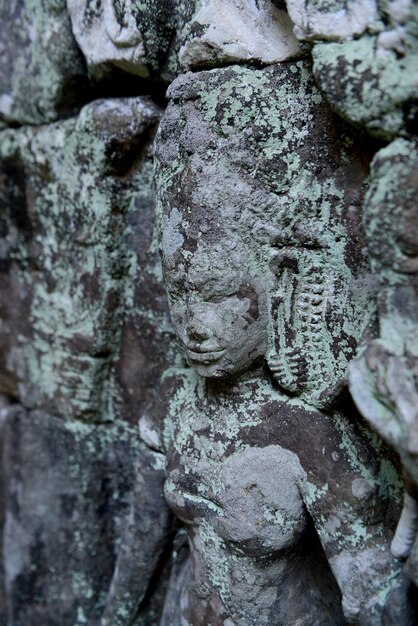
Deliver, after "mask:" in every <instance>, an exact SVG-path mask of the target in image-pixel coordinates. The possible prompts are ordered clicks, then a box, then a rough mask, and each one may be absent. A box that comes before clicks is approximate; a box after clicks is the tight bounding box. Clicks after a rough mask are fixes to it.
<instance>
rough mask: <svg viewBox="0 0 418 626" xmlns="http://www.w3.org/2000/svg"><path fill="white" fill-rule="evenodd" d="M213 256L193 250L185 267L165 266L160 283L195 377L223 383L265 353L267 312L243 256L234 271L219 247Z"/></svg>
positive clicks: (231, 263) (264, 298)
mask: <svg viewBox="0 0 418 626" xmlns="http://www.w3.org/2000/svg"><path fill="white" fill-rule="evenodd" d="M212 252H213V253H211V252H210V251H209V252H208V251H207V250H206V251H202V250H201V251H200V252H199V251H198V252H197V253H196V255H195V256H194V258H192V259H191V261H190V263H189V264H188V265H187V266H185V265H182V266H177V267H174V268H173V265H172V264H169V266H167V264H165V280H166V287H167V291H168V295H169V302H170V311H171V318H172V322H173V325H174V329H175V331H176V333H177V335H178V337H179V339H180V341H181V343H182V345H183V347H184V349H185V352H186V355H187V358H188V361H189V363H190V365H191V367H193V369H194V370H195V371H196V372H197V373H198V374H199V375H200V376H204V377H207V378H223V377H228V376H233V375H235V374H238V373H240V372H242V371H244V370H245V369H247V368H248V367H250V366H251V365H252V364H253V363H254V362H255V361H256V360H257V359H260V358H261V357H263V355H264V354H265V352H266V349H267V312H266V311H267V307H266V297H265V295H264V293H263V288H262V284H261V281H260V279H259V278H258V277H256V276H254V275H252V274H251V272H250V271H249V270H248V269H247V268H248V255H246V258H245V259H242V266H241V267H238V266H237V264H236V263H235V262H234V260H232V261H231V257H230V258H229V263H228V260H227V258H226V256H227V255H225V256H223V255H222V254H219V247H217V249H216V250H214V251H212ZM235 261H237V258H235ZM170 266H171V269H170ZM180 267H182V269H180Z"/></svg>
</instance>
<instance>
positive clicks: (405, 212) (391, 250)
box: [349, 139, 418, 584]
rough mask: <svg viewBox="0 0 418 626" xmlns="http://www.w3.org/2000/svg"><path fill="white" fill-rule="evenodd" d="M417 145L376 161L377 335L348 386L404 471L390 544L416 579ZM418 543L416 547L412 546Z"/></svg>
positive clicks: (371, 245)
mask: <svg viewBox="0 0 418 626" xmlns="http://www.w3.org/2000/svg"><path fill="white" fill-rule="evenodd" d="M417 192H418V149H417V144H416V142H414V141H406V140H404V139H398V140H396V141H394V142H392V143H391V144H389V146H387V147H386V148H384V149H382V150H380V151H379V152H378V153H377V154H376V156H375V158H374V159H373V163H372V172H371V185H370V188H369V190H368V192H367V195H366V198H365V215H364V220H365V230H366V236H367V243H368V249H369V253H370V257H371V264H372V268H373V270H374V272H375V273H376V275H377V277H378V279H379V285H380V290H379V299H378V311H379V329H380V330H379V336H378V338H377V339H375V340H374V341H372V342H370V343H369V344H368V345H367V346H366V347H365V349H364V350H362V352H361V354H360V355H359V356H358V358H357V359H355V360H354V361H353V362H352V363H351V364H350V378H349V380H350V390H351V394H352V396H353V398H354V400H355V401H356V404H357V406H358V408H359V409H360V411H361V412H362V414H363V415H364V416H365V418H366V419H367V421H368V422H369V424H370V425H371V426H373V428H374V429H375V430H376V431H377V432H379V433H380V435H381V436H382V437H384V438H385V439H386V440H387V441H388V442H389V443H390V444H391V445H392V446H393V447H394V448H395V450H396V451H397V452H398V454H399V455H400V458H401V460H402V463H403V466H404V468H405V469H406V472H407V475H408V480H407V491H408V493H407V494H406V501H405V509H404V513H403V515H402V517H401V521H400V524H399V526H398V530H397V533H396V535H395V539H394V542H393V544H392V547H393V551H394V553H395V554H396V556H398V557H401V558H406V557H408V556H410V555H411V556H410V559H409V563H408V571H409V573H410V576H411V578H412V580H413V581H414V582H415V584H418V461H417V459H418V262H417V258H418V243H417V229H418V206H417V202H416V197H417ZM414 544H415V546H414Z"/></svg>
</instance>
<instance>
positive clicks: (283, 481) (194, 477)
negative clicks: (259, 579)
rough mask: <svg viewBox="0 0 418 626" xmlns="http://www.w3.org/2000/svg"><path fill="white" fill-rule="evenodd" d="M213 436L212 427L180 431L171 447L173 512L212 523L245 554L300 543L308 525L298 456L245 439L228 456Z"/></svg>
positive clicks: (169, 479) (185, 518)
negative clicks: (185, 434) (184, 433)
mask: <svg viewBox="0 0 418 626" xmlns="http://www.w3.org/2000/svg"><path fill="white" fill-rule="evenodd" d="M178 435H181V433H180V432H179V433H178ZM209 440H210V435H209V433H208V432H207V431H205V432H204V433H200V434H195V435H194V436H192V437H181V436H178V437H177V438H176V441H175V442H174V445H173V447H172V449H171V450H170V451H169V454H168V457H167V481H166V486H165V493H166V498H167V501H168V503H169V505H170V507H171V508H172V510H173V511H174V513H175V514H176V515H177V516H178V517H179V518H180V519H182V520H183V521H184V522H185V523H186V524H187V525H191V526H197V527H198V526H199V525H200V524H202V523H203V522H204V523H205V525H207V524H208V523H210V525H211V527H212V528H213V530H214V531H215V532H216V534H217V535H218V536H219V538H220V539H221V540H222V542H223V543H225V546H227V547H228V548H229V549H230V550H231V551H234V552H238V553H240V554H243V555H244V554H245V555H246V556H254V557H261V556H267V555H271V554H272V553H274V552H278V551H281V550H283V549H285V548H288V547H289V546H291V545H292V544H293V543H295V542H297V540H298V539H299V537H300V535H301V534H302V533H303V530H304V528H305V526H306V511H305V508H304V504H303V501H302V498H301V495H300V492H299V487H298V483H299V480H300V479H301V477H302V475H303V470H302V468H301V466H300V464H299V461H298V458H297V456H296V455H295V454H294V453H292V452H290V451H288V450H284V449H283V448H281V447H280V446H278V445H271V446H266V447H253V446H249V445H248V446H246V445H245V444H244V445H243V444H242V443H241V446H237V447H239V449H238V450H236V451H235V452H233V453H232V454H229V455H224V454H222V452H221V450H222V448H224V447H225V446H222V445H220V442H218V454H216V453H214V447H211V446H209V445H208V444H209ZM211 443H212V446H213V442H211ZM209 450H210V455H209V454H208V452H207V451H209ZM215 450H216V446H215Z"/></svg>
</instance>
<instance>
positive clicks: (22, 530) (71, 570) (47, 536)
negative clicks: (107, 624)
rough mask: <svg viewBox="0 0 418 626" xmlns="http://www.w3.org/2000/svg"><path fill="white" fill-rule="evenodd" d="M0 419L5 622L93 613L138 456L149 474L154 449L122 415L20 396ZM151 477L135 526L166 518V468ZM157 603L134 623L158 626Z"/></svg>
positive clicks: (13, 625) (62, 623) (111, 562)
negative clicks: (65, 415)
mask: <svg viewBox="0 0 418 626" xmlns="http://www.w3.org/2000/svg"><path fill="white" fill-rule="evenodd" d="M1 419H2V437H1V447H2V459H3V466H2V477H3V479H2V480H3V485H4V493H3V495H2V507H1V508H2V512H3V510H4V525H2V531H3V543H2V550H3V563H4V569H5V589H6V594H7V603H6V607H7V617H6V619H5V621H4V622H2V623H3V624H8V625H10V626H28V624H30V625H31V626H46V625H48V626H76V625H77V626H82V624H92V623H95V620H97V619H99V617H100V615H101V614H102V612H103V609H104V606H105V602H106V596H107V593H108V590H109V586H110V583H111V579H112V574H113V571H114V568H115V563H116V557H117V553H118V550H119V547H120V541H121V537H122V535H123V532H124V528H125V524H126V521H127V519H128V514H129V508H130V504H131V499H132V492H133V486H134V482H135V480H136V472H137V469H138V462H139V461H140V460H141V461H140V463H142V465H140V467H141V468H142V471H143V474H144V475H147V476H148V474H147V472H148V470H147V465H150V466H151V465H153V458H152V454H151V453H149V452H147V451H146V450H145V449H144V448H143V447H142V448H141V446H140V443H139V441H138V437H137V435H136V433H135V429H132V428H130V427H127V426H122V425H121V424H118V425H102V426H96V425H87V424H81V423H79V422H78V423H76V422H73V423H69V422H63V421H62V420H61V419H56V418H54V417H52V416H50V415H48V414H46V413H44V412H41V411H34V412H28V411H26V410H24V409H23V408H21V407H16V406H15V407H10V408H8V409H3V411H2V413H1ZM148 481H149V485H150V491H149V493H151V486H152V494H153V499H154V500H153V502H154V506H153V507H149V508H148V510H147V512H146V511H145V510H143V511H142V517H141V523H142V526H141V528H137V531H138V532H142V533H143V534H145V535H148V536H149V534H150V531H152V529H153V528H159V527H162V526H163V524H164V520H163V518H162V517H161V514H160V512H159V511H160V507H159V506H158V504H159V501H160V500H161V499H162V498H163V495H162V473H161V472H160V473H159V472H158V471H157V470H156V469H155V468H154V469H153V478H152V479H151V480H150V479H149V478H148ZM147 525H148V526H147ZM143 559H145V552H144V553H143ZM143 567H145V563H144V564H143ZM151 596H152V594H151ZM159 611H161V606H160V608H158V606H156V603H155V602H154V603H153V601H152V600H151V602H150V601H148V603H147V606H146V607H144V608H143V610H142V612H141V614H140V616H139V618H138V621H137V622H135V623H136V624H137V625H138V626H139V625H141V626H145V625H147V626H152V624H155V623H157V622H158V612H159ZM125 623H126V624H128V622H125ZM131 623H133V622H129V624H131Z"/></svg>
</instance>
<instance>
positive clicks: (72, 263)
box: [0, 98, 170, 423]
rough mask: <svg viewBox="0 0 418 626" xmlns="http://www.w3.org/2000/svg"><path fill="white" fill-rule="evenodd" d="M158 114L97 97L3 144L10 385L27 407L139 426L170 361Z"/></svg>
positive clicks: (146, 106)
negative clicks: (161, 259)
mask: <svg viewBox="0 0 418 626" xmlns="http://www.w3.org/2000/svg"><path fill="white" fill-rule="evenodd" d="M158 118H159V111H158V109H157V108H156V107H155V106H154V105H152V104H151V102H150V101H148V100H146V99H145V100H144V99H140V98H139V99H126V100H123V99H120V100H107V101H97V102H94V103H92V104H91V105H87V106H86V107H85V108H84V109H83V110H82V112H81V113H80V116H79V117H78V118H73V119H69V120H67V121H65V122H62V123H57V124H54V125H50V126H45V127H39V128H25V129H21V130H7V131H4V133H3V135H2V137H1V156H2V159H3V168H4V169H3V171H4V183H3V188H2V189H3V191H2V193H3V201H4V207H5V208H4V211H3V214H2V228H3V232H2V237H3V238H2V247H1V256H2V263H3V268H2V269H3V270H4V271H3V272H2V274H1V280H2V286H3V288H4V289H5V291H6V292H8V293H9V298H8V299H7V300H6V301H2V311H1V313H2V332H1V339H0V341H1V343H2V347H3V352H2V356H1V368H0V371H1V382H0V389H1V392H2V393H4V394H6V395H8V396H9V397H12V398H14V399H19V400H20V401H21V402H22V403H23V404H24V405H26V406H30V407H36V408H42V409H43V410H46V409H48V411H49V412H51V413H52V414H54V415H62V416H64V417H67V418H68V417H74V418H77V417H81V416H83V417H84V418H89V419H90V418H91V419H94V420H105V421H106V420H108V419H112V418H113V417H115V416H116V415H121V416H122V415H123V416H124V417H125V418H127V419H130V420H132V421H133V422H134V423H135V422H136V420H137V418H138V413H137V411H139V410H140V406H139V404H140V403H142V404H144V403H146V402H147V401H148V400H149V399H150V397H149V392H150V389H151V388H152V386H153V384H154V380H156V379H158V377H159V374H160V372H161V371H162V369H163V368H164V366H165V365H166V363H167V359H168V360H169V359H170V350H169V348H168V345H169V340H168V337H169V330H168V328H167V321H166V320H167V313H166V309H165V304H164V302H163V293H162V289H161V286H160V277H159V273H158V272H159V270H158V262H157V251H156V248H155V243H153V240H152V237H153V234H152V233H153V215H152V206H153V200H152V192H151V176H152V158H151V152H150V137H152V133H153V129H154V128H155V124H156V122H157V120H158ZM153 246H154V249H153ZM148 251H149V255H148ZM137 253H138V254H139V255H140V257H138V256H137ZM152 292H154V293H155V294H156V295H157V298H156V299H155V301H154V300H153V299H152V298H151V297H150V294H151V293H152ZM16 312H18V314H16ZM125 315H126V325H125V327H124V319H125ZM157 329H158V330H157ZM157 337H158V338H157ZM160 338H164V341H165V343H164V341H160ZM121 346H122V347H121ZM150 355H152V356H150ZM132 370H133V371H135V377H136V380H133V378H132V375H131V376H130V375H129V371H132ZM141 372H143V373H142V374H141ZM142 382H143V383H144V387H145V389H141V388H140V385H141V383H142ZM131 400H132V403H131ZM116 405H117V406H116ZM141 406H142V405H141Z"/></svg>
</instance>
